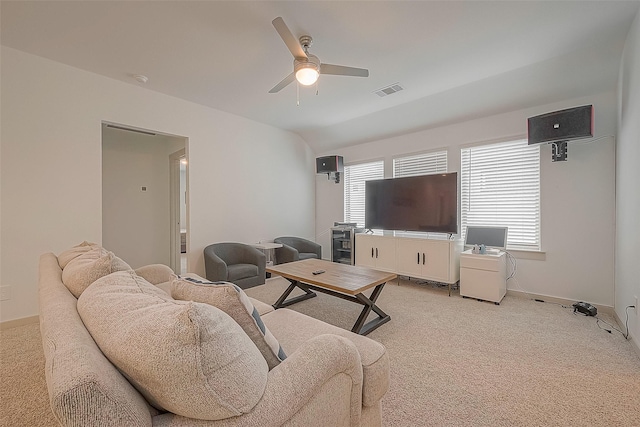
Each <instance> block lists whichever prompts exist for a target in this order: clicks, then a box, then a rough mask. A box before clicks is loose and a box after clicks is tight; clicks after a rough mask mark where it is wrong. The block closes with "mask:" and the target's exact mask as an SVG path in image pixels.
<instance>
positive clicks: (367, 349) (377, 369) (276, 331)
mask: <svg viewBox="0 0 640 427" xmlns="http://www.w3.org/2000/svg"><path fill="white" fill-rule="evenodd" d="M262 319H263V320H264V323H265V325H267V327H268V328H269V329H270V330H271V331H272V333H273V335H274V336H275V337H276V338H278V340H279V341H280V343H281V344H282V347H283V348H284V349H285V351H286V352H287V353H289V354H291V353H293V352H294V351H296V349H297V348H298V347H300V346H301V345H302V344H303V343H304V342H306V341H307V340H309V339H311V338H313V337H315V336H318V335H322V334H334V335H339V336H341V337H344V338H347V339H348V340H350V341H351V342H352V343H354V344H355V346H356V348H357V349H358V352H359V353H360V358H361V360H362V375H363V377H362V404H363V405H364V406H373V405H376V404H377V403H378V402H379V401H380V399H381V398H382V397H383V396H384V395H385V393H386V392H387V390H388V389H389V356H388V354H387V349H386V348H385V347H384V346H383V345H382V344H380V343H379V342H377V341H374V340H372V339H371V338H368V337H365V336H362V335H358V334H355V333H353V332H351V331H347V330H346V329H342V328H338V327H337V326H333V325H330V324H328V323H325V322H323V321H321V320H318V319H314V318H312V317H309V316H307V315H304V314H302V313H298V312H297V311H293V310H289V309H287V308H280V309H278V310H274V311H272V312H270V313H267V314H265V315H264V316H262Z"/></svg>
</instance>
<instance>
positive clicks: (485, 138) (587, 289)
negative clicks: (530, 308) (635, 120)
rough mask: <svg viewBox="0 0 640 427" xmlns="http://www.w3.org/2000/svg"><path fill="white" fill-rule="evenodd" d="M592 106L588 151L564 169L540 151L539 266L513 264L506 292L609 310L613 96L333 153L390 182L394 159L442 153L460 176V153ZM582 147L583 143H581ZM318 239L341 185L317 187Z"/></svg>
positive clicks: (577, 151)
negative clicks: (554, 114) (547, 116)
mask: <svg viewBox="0 0 640 427" xmlns="http://www.w3.org/2000/svg"><path fill="white" fill-rule="evenodd" d="M585 104H593V105H594V111H595V124H594V127H595V129H594V132H595V135H594V138H593V140H596V139H598V138H600V137H604V138H602V139H598V140H597V141H594V142H592V143H582V142H577V141H576V142H571V143H569V150H568V153H569V154H568V161H566V162H556V163H552V162H551V148H550V146H549V145H544V146H542V149H541V168H540V169H541V172H540V173H541V241H542V250H543V251H544V252H545V255H544V256H543V257H542V260H534V259H523V258H522V259H518V265H517V275H516V281H514V280H510V281H509V283H508V287H509V289H513V290H524V291H526V292H529V293H534V294H539V295H546V296H552V297H558V298H565V299H569V300H583V301H589V302H591V303H594V304H601V305H606V306H613V303H614V287H613V282H614V275H613V269H614V220H615V210H614V205H615V199H614V193H615V164H614V161H615V142H614V140H613V138H612V137H611V136H613V135H614V134H615V131H616V94H615V93H614V92H607V93H601V94H595V95H593V96H590V97H585V98H581V99H572V100H567V101H565V102H561V103H556V104H551V105H543V106H539V107H536V108H530V109H526V110H519V111H514V112H511V113H507V114H500V115H496V116H492V117H486V118H481V119H477V120H472V121H467V122H463V123H458V124H454V125H450V126H443V127H439V128H434V129H429V130H425V131H421V132H417V133H413V134H407V135H403V136H399V137H395V138H389V139H384V140H379V141H374V142H370V143H366V144H361V145H358V146H354V147H349V148H346V149H342V150H334V151H332V152H331V153H319V155H329V154H337V155H342V156H344V161H345V163H346V164H350V163H359V162H362V161H369V160H377V159H384V160H385V162H386V168H385V170H386V171H387V172H386V175H387V176H388V177H390V176H391V168H390V167H389V166H390V165H391V162H392V159H393V157H395V156H398V155H405V154H410V153H418V152H423V151H429V150H435V149H441V148H443V147H446V149H447V151H448V162H449V170H450V171H458V172H459V171H460V148H461V147H464V146H467V145H470V144H477V143H483V142H497V141H502V140H512V139H516V138H526V132H527V118H528V117H531V116H535V115H537V114H542V113H547V112H550V111H556V110H559V109H563V108H570V107H575V106H579V105H585ZM587 141H588V140H587ZM316 193H317V197H318V199H317V201H316V233H317V234H318V236H319V238H321V239H322V240H321V243H322V244H323V250H324V251H327V252H328V251H329V245H330V242H329V238H328V237H327V238H326V239H325V238H324V234H322V232H323V231H324V230H325V229H326V228H328V227H330V226H331V225H332V224H333V221H341V220H342V219H343V209H344V207H343V206H344V202H343V185H342V184H339V185H337V184H331V183H327V182H326V181H325V182H322V181H321V180H316Z"/></svg>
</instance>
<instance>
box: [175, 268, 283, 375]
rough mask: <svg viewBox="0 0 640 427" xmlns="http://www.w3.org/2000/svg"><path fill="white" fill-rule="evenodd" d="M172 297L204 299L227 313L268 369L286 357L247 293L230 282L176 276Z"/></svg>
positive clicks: (187, 299) (189, 299) (188, 299)
mask: <svg viewBox="0 0 640 427" xmlns="http://www.w3.org/2000/svg"><path fill="white" fill-rule="evenodd" d="M171 296H172V297H173V298H175V299H178V300H186V301H196V302H204V303H207V304H210V305H212V306H214V307H218V308H219V309H220V310H222V311H224V312H225V313H227V314H228V315H229V316H231V317H232V318H233V320H235V321H236V322H237V323H238V324H239V325H240V326H241V327H242V329H243V330H244V332H245V333H246V334H247V335H248V336H249V338H251V340H252V341H253V342H254V344H255V345H256V347H258V349H259V350H260V353H262V355H263V356H264V358H265V360H266V361H267V364H268V365H269V369H273V368H274V367H276V366H278V364H279V363H280V362H282V361H283V360H284V359H285V358H286V357H287V355H286V354H285V353H284V350H283V349H282V347H281V346H280V343H279V342H278V340H277V339H276V337H274V336H273V334H272V333H271V331H269V329H268V328H267V327H266V325H265V324H264V322H263V321H262V319H261V318H260V314H259V313H258V310H256V308H255V307H254V306H253V304H252V303H251V301H250V300H249V297H248V296H247V294H245V293H244V291H243V290H242V289H240V288H239V287H238V286H236V285H234V284H233V283H230V282H210V281H207V280H204V279H202V278H193V277H176V278H175V279H174V280H173V281H172V282H171Z"/></svg>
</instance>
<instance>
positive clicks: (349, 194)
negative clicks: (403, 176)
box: [344, 160, 384, 227]
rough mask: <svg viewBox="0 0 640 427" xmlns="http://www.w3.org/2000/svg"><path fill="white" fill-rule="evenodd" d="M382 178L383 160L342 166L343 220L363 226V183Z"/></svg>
mask: <svg viewBox="0 0 640 427" xmlns="http://www.w3.org/2000/svg"><path fill="white" fill-rule="evenodd" d="M382 178H384V162H383V161H382V160H380V161H378V162H371V163H360V164H357V165H351V166H345V168H344V220H345V222H356V223H358V227H364V183H365V181H369V180H371V179H382Z"/></svg>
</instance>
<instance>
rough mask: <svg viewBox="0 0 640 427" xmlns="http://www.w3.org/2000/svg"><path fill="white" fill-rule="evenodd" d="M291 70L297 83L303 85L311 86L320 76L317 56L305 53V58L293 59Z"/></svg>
mask: <svg viewBox="0 0 640 427" xmlns="http://www.w3.org/2000/svg"><path fill="white" fill-rule="evenodd" d="M293 70H294V71H295V74H296V80H298V83H300V84H301V85H304V86H311V85H312V84H314V83H315V82H316V81H317V80H318V77H319V76H320V60H319V59H318V57H317V56H315V55H311V54H310V53H307V58H304V59H296V60H294V61H293Z"/></svg>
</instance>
